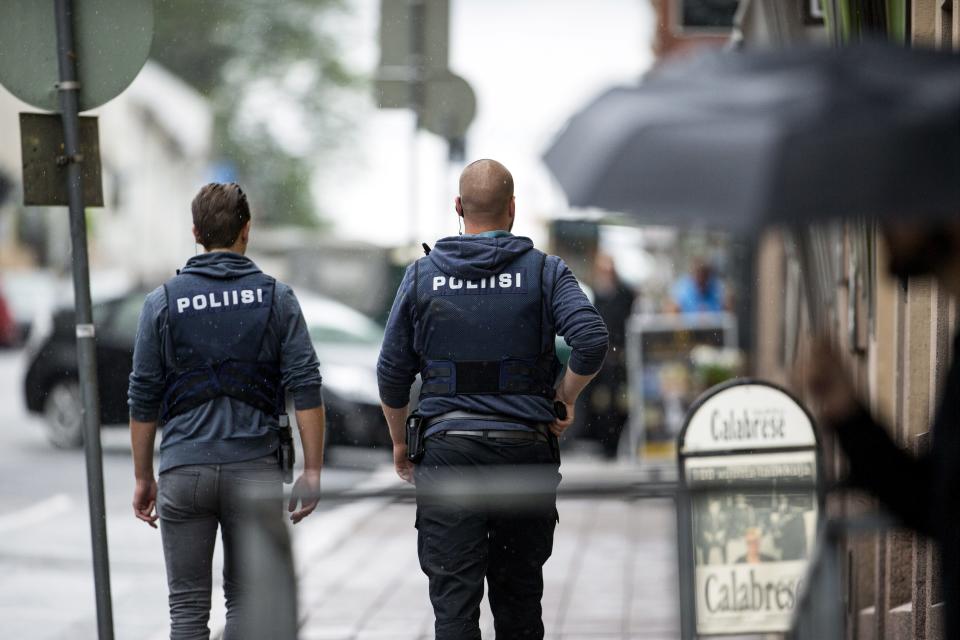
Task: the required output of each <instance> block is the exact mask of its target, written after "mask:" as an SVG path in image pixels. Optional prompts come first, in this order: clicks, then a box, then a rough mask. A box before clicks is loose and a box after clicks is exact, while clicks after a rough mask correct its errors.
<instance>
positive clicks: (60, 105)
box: [0, 0, 153, 640]
mask: <svg viewBox="0 0 960 640" xmlns="http://www.w3.org/2000/svg"><path fill="white" fill-rule="evenodd" d="M77 7H78V9H77V10H76V11H75V10H74V5H73V2H72V0H54V2H49V1H48V2H38V1H36V0H5V2H4V6H3V9H2V10H0V84H3V85H4V86H5V87H6V88H7V89H8V90H9V91H10V92H11V93H13V94H14V95H16V96H17V97H19V98H21V99H22V100H24V101H25V102H27V103H29V104H32V105H34V106H36V107H38V108H41V109H46V110H59V112H60V118H61V120H62V146H61V145H59V144H57V142H58V140H53V141H51V140H50V138H51V132H50V130H49V126H47V127H46V128H45V127H44V121H43V118H30V117H27V118H25V119H22V120H21V131H22V135H23V137H24V140H23V145H24V148H23V150H24V151H25V154H24V169H25V171H24V192H25V194H30V196H29V197H28V198H26V202H27V203H31V204H63V193H62V191H59V190H56V189H49V188H44V178H45V176H49V175H51V172H52V174H55V175H59V177H60V178H61V179H62V180H63V181H64V184H65V186H66V200H67V204H68V207H69V211H70V237H71V241H72V248H73V251H72V256H73V289H74V299H75V304H76V336H77V364H78V372H79V378H80V398H81V401H82V405H83V427H84V429H83V433H84V451H85V457H86V467H87V493H88V499H89V500H88V501H89V509H90V534H91V543H92V546H93V573H94V587H95V592H96V605H97V632H98V637H99V638H100V640H112V639H113V608H112V604H111V598H110V561H109V555H108V553H107V519H106V509H105V506H104V491H103V451H102V449H101V443H100V395H99V389H98V387H97V377H96V371H97V360H96V342H95V340H96V329H95V327H94V324H93V311H92V305H91V301H90V265H89V260H88V257H87V226H86V216H85V212H84V206H85V205H91V206H92V205H96V204H102V193H101V189H100V185H99V184H97V185H95V188H94V189H93V190H91V191H90V193H89V194H87V195H89V196H90V197H89V198H85V189H84V178H85V177H87V178H88V179H96V180H98V179H99V173H100V172H99V166H94V167H92V168H90V167H87V165H88V163H95V164H96V165H99V153H98V151H97V153H94V150H97V147H98V145H97V143H96V131H95V128H94V131H93V140H92V144H91V141H90V140H88V142H87V144H86V145H84V144H83V143H82V138H83V127H84V126H86V127H87V128H88V129H89V126H90V125H89V123H87V124H86V125H82V124H81V121H80V118H79V115H78V113H79V112H80V111H82V110H86V109H92V108H94V107H97V106H99V105H101V104H103V103H105V102H107V101H108V100H110V99H112V98H114V97H115V96H116V95H118V94H119V93H120V92H121V91H123V90H124V89H125V88H126V87H127V85H129V84H130V82H132V81H133V79H134V78H135V77H136V75H137V73H139V71H140V69H141V68H142V67H143V64H144V62H146V59H147V55H148V53H149V51H150V44H151V41H152V38H153V3H152V2H151V0H84V1H83V2H80V3H78V5H77ZM94 125H95V121H94ZM31 127H32V128H31ZM53 137H55V136H53ZM88 137H89V134H88ZM38 167H39V169H38V170H36V171H33V170H32V169H34V168H38ZM51 167H56V169H57V170H55V171H54V170H53V169H51ZM85 173H87V174H88V175H86V176H85ZM47 186H49V185H47ZM98 196H99V202H98Z"/></svg>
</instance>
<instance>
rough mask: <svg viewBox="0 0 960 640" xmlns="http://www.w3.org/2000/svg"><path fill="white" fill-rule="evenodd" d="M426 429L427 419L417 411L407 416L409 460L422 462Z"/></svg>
mask: <svg viewBox="0 0 960 640" xmlns="http://www.w3.org/2000/svg"><path fill="white" fill-rule="evenodd" d="M424 431H426V420H424V419H423V416H421V415H420V414H418V413H417V412H413V413H411V414H410V415H409V416H408V417H407V430H406V435H407V460H409V461H410V462H414V463H416V462H420V461H421V460H422V459H423V453H424V448H423V433H424Z"/></svg>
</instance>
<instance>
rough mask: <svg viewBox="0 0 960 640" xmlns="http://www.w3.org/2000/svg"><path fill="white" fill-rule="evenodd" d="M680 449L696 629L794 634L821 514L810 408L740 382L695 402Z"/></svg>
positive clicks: (683, 551) (684, 543)
mask: <svg viewBox="0 0 960 640" xmlns="http://www.w3.org/2000/svg"><path fill="white" fill-rule="evenodd" d="M677 448H678V454H679V455H678V461H679V467H680V482H681V483H682V486H683V488H684V489H685V491H682V492H681V494H680V495H681V499H680V500H679V503H678V509H677V512H678V531H679V536H678V537H679V543H680V549H679V551H680V553H679V556H680V563H681V567H680V568H681V571H680V584H681V606H682V607H683V608H684V610H685V611H693V612H694V613H695V615H694V619H695V621H696V623H695V633H696V634H699V635H718V634H748V633H776V632H784V631H787V630H789V628H790V622H791V619H792V615H793V612H794V609H795V608H796V606H797V604H798V602H799V598H800V593H801V589H802V587H803V584H802V582H803V579H804V576H805V575H806V571H807V564H808V558H809V554H810V551H811V548H812V545H813V541H814V537H815V533H816V530H817V521H818V518H819V515H820V512H821V510H822V494H821V493H820V491H819V477H820V475H821V471H820V455H819V448H818V441H817V434H816V430H815V428H814V423H813V420H812V418H811V417H810V414H809V413H808V412H807V411H806V409H805V408H804V407H803V406H802V405H801V404H800V403H799V402H798V401H797V400H796V399H795V398H793V397H792V396H791V395H790V394H789V393H787V392H786V391H785V390H783V389H781V388H779V387H777V386H774V385H772V384H769V383H767V382H762V381H758V380H751V379H738V380H733V381H730V382H727V383H724V384H721V385H717V386H716V387H713V388H712V389H710V390H709V391H707V392H706V393H705V394H703V395H702V396H701V397H700V398H699V399H698V400H697V401H696V403H695V404H694V405H693V406H692V407H691V409H690V411H689V412H688V414H687V419H686V423H685V424H684V426H683V430H682V431H681V433H680V435H679V438H678V446H677ZM688 620H689V619H688ZM686 626H687V627H688V628H686V629H684V638H690V637H692V634H693V633H694V630H693V629H692V628H689V627H691V625H690V623H689V621H688V622H687V625H686Z"/></svg>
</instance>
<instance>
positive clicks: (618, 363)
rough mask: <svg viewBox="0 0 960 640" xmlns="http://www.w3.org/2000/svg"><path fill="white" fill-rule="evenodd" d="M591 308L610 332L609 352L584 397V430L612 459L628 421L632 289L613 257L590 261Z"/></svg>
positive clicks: (606, 455) (603, 254)
mask: <svg viewBox="0 0 960 640" xmlns="http://www.w3.org/2000/svg"><path fill="white" fill-rule="evenodd" d="M593 295H594V305H595V306H596V307H597V311H598V312H599V313H600V317H601V318H603V321H604V323H606V325H607V331H609V332H610V350H609V351H608V352H607V357H606V359H604V361H603V367H602V368H601V369H600V372H599V373H598V374H597V377H596V378H595V379H594V380H593V382H591V383H590V386H589V387H588V388H587V391H586V392H585V393H584V395H585V396H586V402H585V403H584V404H585V405H586V414H587V415H586V420H585V424H586V428H587V432H588V433H591V434H592V435H593V436H594V437H596V438H597V440H599V441H600V444H601V446H602V447H603V455H604V457H606V458H608V459H609V458H615V457H616V455H617V445H619V443H620V434H621V433H622V432H623V426H624V424H626V422H627V416H628V413H627V412H628V407H627V402H628V400H627V363H626V345H627V321H628V320H629V319H630V314H631V313H632V311H633V298H634V295H633V290H632V289H631V288H630V287H629V286H628V285H627V283H625V282H624V281H623V280H622V279H621V278H620V275H619V274H618V273H617V269H616V266H615V264H614V262H613V258H611V257H610V256H608V255H607V254H605V253H598V254H597V256H596V258H595V259H594V262H593Z"/></svg>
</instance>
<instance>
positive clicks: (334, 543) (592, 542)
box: [295, 464, 679, 640]
mask: <svg viewBox="0 0 960 640" xmlns="http://www.w3.org/2000/svg"><path fill="white" fill-rule="evenodd" d="M598 469H599V465H590V464H588V465H580V466H577V465H574V466H573V467H570V466H568V465H566V464H565V465H564V468H563V469H562V471H563V473H564V476H565V478H567V479H571V477H573V478H577V477H581V478H582V477H584V476H585V475H586V474H590V473H592V472H595V471H597V470H598ZM389 473H390V472H389V471H387V472H385V473H384V474H383V475H381V476H380V482H381V484H383V483H386V482H389V481H388V480H387V478H389ZM414 510H415V507H414V505H413V504H410V503H391V502H385V501H382V500H381V501H375V500H368V501H364V502H357V503H354V504H350V505H347V506H345V507H343V508H342V509H337V510H333V511H331V512H329V513H326V514H320V516H321V517H320V518H318V519H317V520H316V521H315V522H314V523H312V525H313V526H312V528H311V532H307V531H303V532H301V533H299V534H298V535H297V537H296V541H295V549H296V553H297V565H298V566H299V567H300V598H301V616H302V618H303V627H302V633H301V640H354V639H355V640H366V639H371V640H372V639H390V640H415V639H417V640H418V639H427V638H432V637H433V633H432V627H433V616H432V611H431V608H430V603H429V600H428V597H427V581H426V578H425V577H424V575H423V574H422V573H421V571H420V567H419V564H418V561H417V556H416V548H417V546H416V530H415V529H414V527H413V521H414ZM559 512H560V524H559V525H558V528H557V533H556V542H555V545H554V553H553V557H551V559H550V560H549V561H548V562H547V565H546V567H545V571H544V582H545V593H544V598H543V607H544V622H545V625H546V629H547V638H549V639H551V640H559V639H561V638H562V639H564V640H575V639H579V638H583V639H584V640H593V639H596V640H600V639H607V640H612V639H614V638H616V639H618V640H620V639H628V638H631V639H632V638H635V639H637V640H668V639H669V640H673V639H675V638H677V637H678V636H679V616H678V605H677V562H676V541H675V515H674V508H673V503H672V502H671V501H670V500H665V499H655V500H643V501H638V502H633V503H628V502H625V501H623V500H620V499H617V498H611V499H600V498H591V499H569V500H566V499H565V500H561V501H560V504H559ZM313 532H315V533H320V532H324V535H322V536H321V538H320V539H317V538H315V537H314V535H313ZM481 624H482V628H483V635H484V638H493V637H494V635H493V624H492V618H491V617H490V614H489V610H488V609H487V608H486V602H484V609H483V612H482V621H481Z"/></svg>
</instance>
